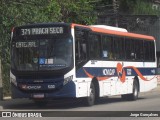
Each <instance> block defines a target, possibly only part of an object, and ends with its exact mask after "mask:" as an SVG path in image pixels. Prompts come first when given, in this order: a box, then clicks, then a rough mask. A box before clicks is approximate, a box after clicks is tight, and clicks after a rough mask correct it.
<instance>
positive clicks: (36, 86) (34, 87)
mask: <svg viewBox="0 0 160 120" xmlns="http://www.w3.org/2000/svg"><path fill="white" fill-rule="evenodd" d="M20 87H21V89H23V90H39V89H41V88H42V87H41V86H40V85H34V86H31V85H20Z"/></svg>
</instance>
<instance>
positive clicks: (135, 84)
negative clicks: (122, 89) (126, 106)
mask: <svg viewBox="0 0 160 120" xmlns="http://www.w3.org/2000/svg"><path fill="white" fill-rule="evenodd" d="M138 95H139V85H138V81H137V80H134V82H133V91H132V93H131V94H125V95H121V97H122V99H124V100H131V101H134V100H137V99H138Z"/></svg>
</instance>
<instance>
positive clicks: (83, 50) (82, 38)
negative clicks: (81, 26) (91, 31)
mask: <svg viewBox="0 0 160 120" xmlns="http://www.w3.org/2000/svg"><path fill="white" fill-rule="evenodd" d="M75 38H76V45H75V49H76V53H75V57H76V63H80V62H83V61H85V60H86V59H87V42H86V41H87V38H86V32H85V31H82V30H78V29H76V32H75Z"/></svg>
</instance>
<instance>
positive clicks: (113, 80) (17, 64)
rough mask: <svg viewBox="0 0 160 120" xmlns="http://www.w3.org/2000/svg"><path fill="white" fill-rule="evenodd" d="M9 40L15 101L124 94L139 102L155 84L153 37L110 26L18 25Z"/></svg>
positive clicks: (88, 99)
mask: <svg viewBox="0 0 160 120" xmlns="http://www.w3.org/2000/svg"><path fill="white" fill-rule="evenodd" d="M11 38H12V40H11V72H10V81H11V88H12V91H11V92H12V98H30V99H33V100H34V101H35V102H36V103H45V101H46V100H48V99H64V98H85V99H84V100H85V102H86V104H88V105H90V106H91V105H93V104H94V103H95V102H96V100H97V99H98V98H99V97H105V96H112V95H121V96H122V98H123V99H127V100H136V99H137V98H138V94H139V92H145V91H149V90H151V89H153V88H155V87H156V86H157V79H156V68H157V66H156V65H157V64H156V52H155V51H156V48H155V39H154V38H153V37H152V36H146V35H141V34H135V33H129V32H127V30H125V29H121V28H116V27H109V26H102V25H98V26H85V25H79V24H67V23H46V24H44V23H43V24H31V25H24V26H19V27H15V28H14V29H13V30H12V37H11Z"/></svg>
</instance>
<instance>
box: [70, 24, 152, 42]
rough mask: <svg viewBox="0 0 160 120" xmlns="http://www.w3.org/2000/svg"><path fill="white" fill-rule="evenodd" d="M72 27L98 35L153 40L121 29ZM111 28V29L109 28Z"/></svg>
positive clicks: (73, 25)
mask: <svg viewBox="0 0 160 120" xmlns="http://www.w3.org/2000/svg"><path fill="white" fill-rule="evenodd" d="M71 26H72V27H75V26H79V27H85V28H88V29H91V30H92V31H94V32H99V33H106V34H110V35H118V36H126V37H132V38H140V39H148V40H155V39H154V37H153V36H148V35H142V34H136V33H130V32H127V31H124V29H123V28H122V29H123V30H122V29H121V28H118V29H115V28H116V27H114V29H109V27H108V29H107V27H105V28H104V26H101V25H98V27H97V26H86V25H80V24H74V23H73V24H72V25H71ZM110 28H113V27H110Z"/></svg>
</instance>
